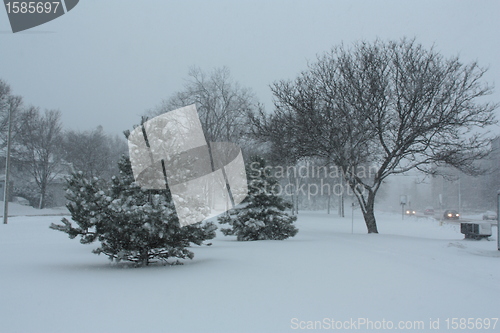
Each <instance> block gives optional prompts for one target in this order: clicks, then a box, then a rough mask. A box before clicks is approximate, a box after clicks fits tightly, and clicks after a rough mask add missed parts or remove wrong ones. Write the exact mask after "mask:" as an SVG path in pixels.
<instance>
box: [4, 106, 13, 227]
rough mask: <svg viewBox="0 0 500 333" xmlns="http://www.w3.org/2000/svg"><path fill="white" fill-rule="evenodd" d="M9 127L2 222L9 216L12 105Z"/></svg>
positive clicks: (5, 222)
mask: <svg viewBox="0 0 500 333" xmlns="http://www.w3.org/2000/svg"><path fill="white" fill-rule="evenodd" d="M8 120H9V127H8V132H7V156H6V158H5V186H4V192H3V223H4V224H7V219H8V216H9V174H10V146H11V136H12V107H9V114H8Z"/></svg>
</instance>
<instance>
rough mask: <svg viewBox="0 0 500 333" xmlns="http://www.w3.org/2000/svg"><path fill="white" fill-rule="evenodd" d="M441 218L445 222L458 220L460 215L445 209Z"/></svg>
mask: <svg viewBox="0 0 500 333" xmlns="http://www.w3.org/2000/svg"><path fill="white" fill-rule="evenodd" d="M443 218H444V219H445V220H458V219H459V218H460V214H458V212H457V211H456V210H453V209H447V210H445V211H444V214H443Z"/></svg>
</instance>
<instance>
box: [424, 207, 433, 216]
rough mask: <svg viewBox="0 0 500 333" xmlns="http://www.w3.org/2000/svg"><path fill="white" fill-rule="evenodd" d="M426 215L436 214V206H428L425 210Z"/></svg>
mask: <svg viewBox="0 0 500 333" xmlns="http://www.w3.org/2000/svg"><path fill="white" fill-rule="evenodd" d="M424 215H434V208H432V207H427V208H426V209H425V210H424Z"/></svg>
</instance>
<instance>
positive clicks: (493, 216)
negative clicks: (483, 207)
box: [483, 211, 497, 220]
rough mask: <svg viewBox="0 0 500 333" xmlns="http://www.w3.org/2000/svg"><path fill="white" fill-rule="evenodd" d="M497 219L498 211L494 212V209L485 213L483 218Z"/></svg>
mask: <svg viewBox="0 0 500 333" xmlns="http://www.w3.org/2000/svg"><path fill="white" fill-rule="evenodd" d="M496 219H497V213H495V212H492V211H487V212H485V213H484V214H483V220H496Z"/></svg>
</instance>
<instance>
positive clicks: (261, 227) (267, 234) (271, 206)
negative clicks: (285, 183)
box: [218, 157, 298, 241]
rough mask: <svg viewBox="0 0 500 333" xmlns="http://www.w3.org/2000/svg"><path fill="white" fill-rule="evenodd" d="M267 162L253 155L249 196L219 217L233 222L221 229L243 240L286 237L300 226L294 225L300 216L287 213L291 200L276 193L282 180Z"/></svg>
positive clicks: (249, 173)
mask: <svg viewBox="0 0 500 333" xmlns="http://www.w3.org/2000/svg"><path fill="white" fill-rule="evenodd" d="M250 166H251V169H252V170H250ZM265 166H266V163H265V161H264V159H262V158H260V157H254V158H252V161H251V163H250V164H249V165H247V175H249V177H250V178H249V180H248V185H249V186H248V197H247V198H246V199H245V201H244V203H243V204H242V205H241V207H240V208H236V209H234V210H231V211H229V213H228V214H225V215H222V216H220V217H219V218H218V221H219V223H221V224H229V225H230V226H231V227H230V228H224V229H221V231H222V233H223V234H224V235H236V236H237V240H239V241H251V240H265V239H276V240H282V239H286V238H288V237H293V236H295V235H296V234H297V232H298V229H297V228H296V227H295V226H294V225H293V222H295V221H296V220H297V217H296V216H290V215H288V214H287V213H285V209H287V208H291V204H290V203H288V202H286V201H284V200H283V198H281V197H280V196H278V195H277V194H276V193H274V190H275V185H276V184H278V181H277V180H276V179H275V178H273V177H272V176H271V175H270V172H269V169H266V168H265Z"/></svg>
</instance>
